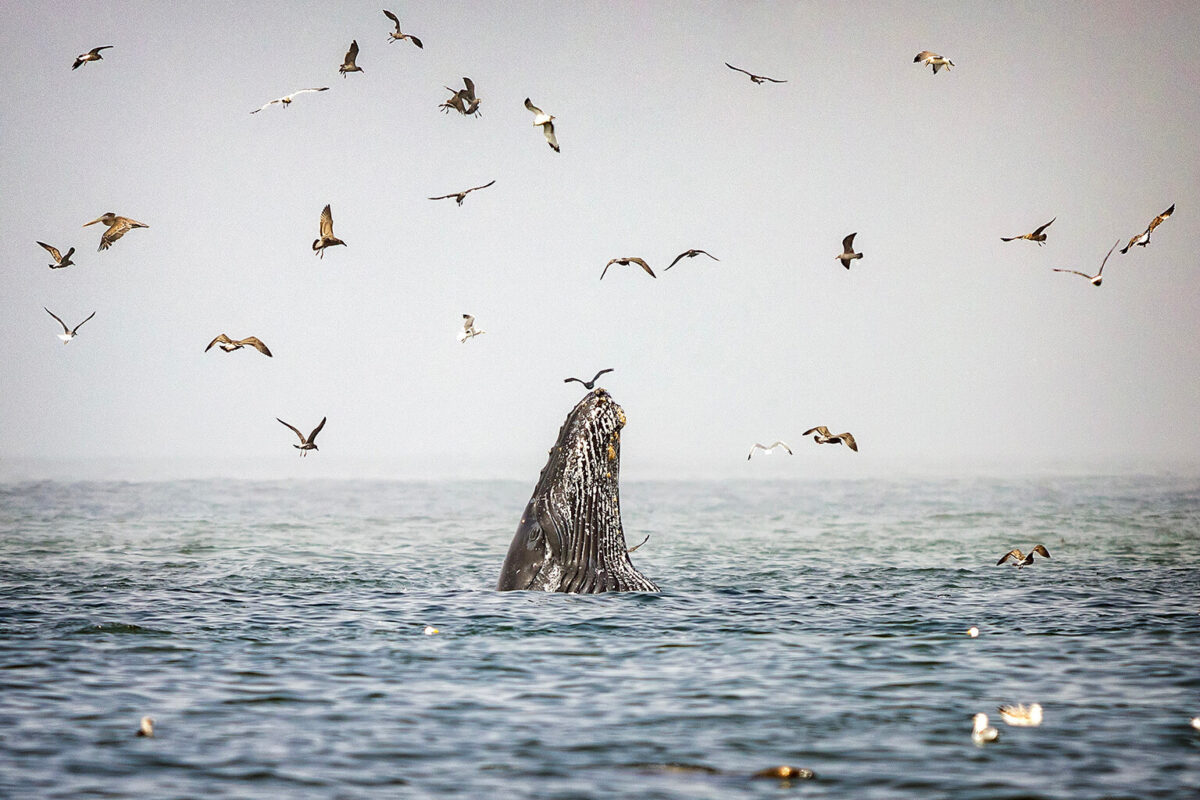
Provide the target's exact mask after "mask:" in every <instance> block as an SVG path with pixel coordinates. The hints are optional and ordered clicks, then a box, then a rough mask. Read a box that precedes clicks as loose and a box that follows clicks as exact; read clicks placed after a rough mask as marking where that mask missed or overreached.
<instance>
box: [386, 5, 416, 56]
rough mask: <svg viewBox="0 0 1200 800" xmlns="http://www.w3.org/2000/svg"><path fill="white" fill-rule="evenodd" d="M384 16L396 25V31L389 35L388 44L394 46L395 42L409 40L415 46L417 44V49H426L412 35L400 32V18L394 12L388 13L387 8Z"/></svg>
mask: <svg viewBox="0 0 1200 800" xmlns="http://www.w3.org/2000/svg"><path fill="white" fill-rule="evenodd" d="M383 15H384V16H385V17H387V18H388V19H390V20H391V21H392V22H394V23H396V30H394V31H392V32H391V33H389V34H388V44H392V43H393V42H401V41H404V40H405V39H408V40H409V41H411V42H412V43H413V44H415V45H416V46H417V47H419V48H421V49H422V50H424V49H425V45H423V44H421V40H420V39H418V38H417V37H415V36H413V35H412V34H411V33H402V32H401V31H400V19H399V17H397V16H396V15H395V14H393V13H392V12H390V11H388V10H387V9H386V8H385V9H384V10H383Z"/></svg>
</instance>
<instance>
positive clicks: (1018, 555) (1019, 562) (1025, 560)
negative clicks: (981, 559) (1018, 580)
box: [996, 544, 1050, 569]
mask: <svg viewBox="0 0 1200 800" xmlns="http://www.w3.org/2000/svg"><path fill="white" fill-rule="evenodd" d="M1034 553H1037V554H1038V555H1039V556H1041V557H1042V558H1049V557H1050V551H1049V550H1047V549H1046V545H1044V544H1038V545H1034V547H1033V549H1032V550H1030V551H1029V555H1025V554H1024V553H1022V552H1021V551H1020V549H1018V548H1016V547H1014V548H1013V549H1012V550H1009V551H1008V552H1007V553H1005V554H1004V555H1002V556H1000V560H999V561H997V562H996V566H997V567H998V566H1000V565H1001V564H1003V563H1004V562H1005V561H1008V560H1009V559H1011V560H1012V563H1013V564H1014V565H1015V566H1016V567H1017V569H1020V568H1021V567H1028V566H1029V565H1030V564H1032V563H1033V554H1034Z"/></svg>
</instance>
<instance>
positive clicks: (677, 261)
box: [663, 250, 692, 272]
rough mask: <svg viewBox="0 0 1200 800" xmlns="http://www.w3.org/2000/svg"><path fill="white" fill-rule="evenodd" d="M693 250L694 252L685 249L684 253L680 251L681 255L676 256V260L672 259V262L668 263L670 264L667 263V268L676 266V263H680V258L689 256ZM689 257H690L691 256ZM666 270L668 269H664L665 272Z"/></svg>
mask: <svg viewBox="0 0 1200 800" xmlns="http://www.w3.org/2000/svg"><path fill="white" fill-rule="evenodd" d="M691 252H692V251H691V250H684V251H683V252H682V253H680V254H679V255H677V256H675V260H674V261H672V262H671V263H670V264H668V265H667V269H670V268H671V267H673V266H675V265H676V264H678V263H679V259H681V258H683V257H684V256H689V254H690V253H691ZM689 257H690V256H689ZM666 271H667V270H666V269H664V270H663V272H666Z"/></svg>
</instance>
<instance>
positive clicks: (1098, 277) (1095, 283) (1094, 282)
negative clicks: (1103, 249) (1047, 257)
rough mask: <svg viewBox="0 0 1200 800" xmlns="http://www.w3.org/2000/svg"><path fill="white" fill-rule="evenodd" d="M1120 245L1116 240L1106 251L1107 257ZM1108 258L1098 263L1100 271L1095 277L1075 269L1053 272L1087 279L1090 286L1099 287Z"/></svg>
mask: <svg viewBox="0 0 1200 800" xmlns="http://www.w3.org/2000/svg"><path fill="white" fill-rule="evenodd" d="M1120 243H1121V240H1120V239H1118V240H1117V241H1116V243H1115V244H1113V246H1112V247H1110V248H1109V249H1108V256H1111V255H1112V254H1113V250H1116V249H1117V245H1118V244H1120ZM1108 256H1105V257H1104V260H1103V261H1101V262H1100V269H1099V271H1097V272H1096V274H1095V275H1088V274H1087V273H1086V272H1080V271H1079V270H1077V269H1059V268H1058V267H1055V268H1054V271H1055V272H1069V273H1071V274H1072V275H1079V276H1080V277H1082V278H1087V279H1088V280H1089V281H1091V282H1092V286H1099V285H1100V284H1101V283H1103V282H1104V278H1103V277H1102V276H1103V275H1104V265H1105V264H1107V263H1108Z"/></svg>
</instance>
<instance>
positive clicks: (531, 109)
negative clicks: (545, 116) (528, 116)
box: [525, 97, 542, 114]
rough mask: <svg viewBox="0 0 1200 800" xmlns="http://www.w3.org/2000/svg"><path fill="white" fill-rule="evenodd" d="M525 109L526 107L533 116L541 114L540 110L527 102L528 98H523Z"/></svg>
mask: <svg viewBox="0 0 1200 800" xmlns="http://www.w3.org/2000/svg"><path fill="white" fill-rule="evenodd" d="M525 107H526V108H528V109H529V110H530V111H532V112H533V113H534V114H541V113H542V110H541V109H540V108H538V107H537V106H535V105H534V104H533V103H531V102H529V98H528V97H526V98H525Z"/></svg>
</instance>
